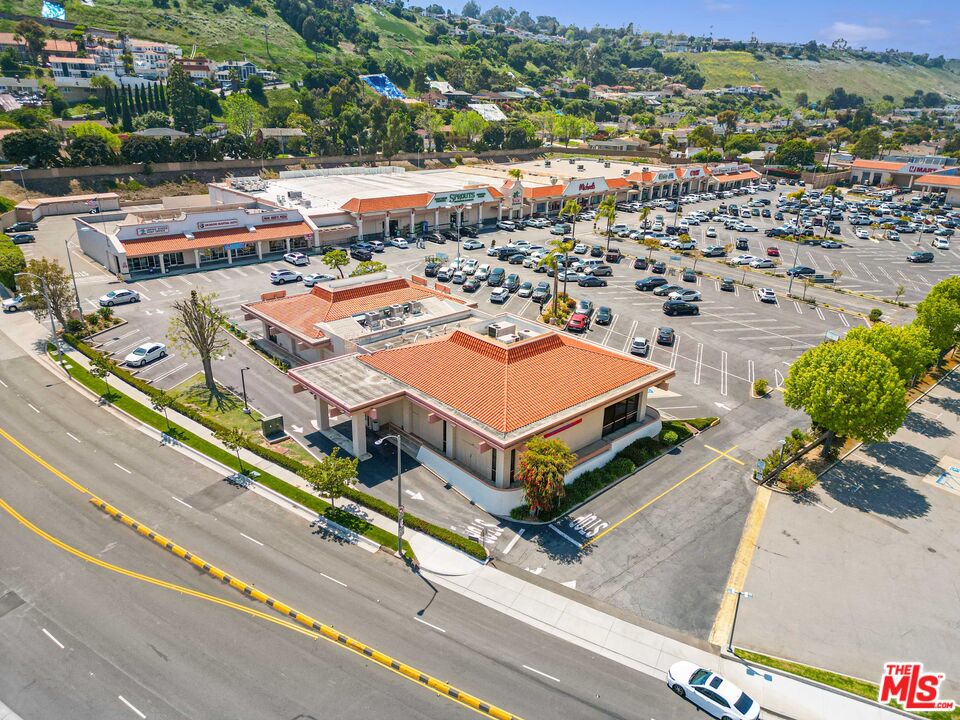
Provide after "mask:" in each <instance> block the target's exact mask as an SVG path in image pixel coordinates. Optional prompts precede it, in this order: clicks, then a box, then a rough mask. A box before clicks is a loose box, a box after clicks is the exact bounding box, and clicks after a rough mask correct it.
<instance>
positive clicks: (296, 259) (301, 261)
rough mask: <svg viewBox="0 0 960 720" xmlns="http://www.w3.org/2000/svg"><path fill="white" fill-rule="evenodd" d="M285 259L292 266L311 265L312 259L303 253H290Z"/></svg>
mask: <svg viewBox="0 0 960 720" xmlns="http://www.w3.org/2000/svg"><path fill="white" fill-rule="evenodd" d="M283 259H284V260H286V261H287V262H288V263H290V264H291V265H309V264H310V259H309V258H308V257H307V256H306V255H304V254H303V253H302V252H288V253H287V254H286V255H284V256H283Z"/></svg>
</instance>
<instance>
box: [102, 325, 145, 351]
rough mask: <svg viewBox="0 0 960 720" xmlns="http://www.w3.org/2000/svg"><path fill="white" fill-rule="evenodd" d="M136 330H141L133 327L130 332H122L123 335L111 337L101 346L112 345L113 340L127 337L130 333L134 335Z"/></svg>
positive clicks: (116, 340) (117, 340)
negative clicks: (111, 338)
mask: <svg viewBox="0 0 960 720" xmlns="http://www.w3.org/2000/svg"><path fill="white" fill-rule="evenodd" d="M138 332H141V330H140V328H135V329H133V330H131V331H130V332H127V333H124V334H123V335H118V336H117V337H115V338H113V340H107V342H105V343H103V347H106V346H107V345H112V344H113V343H115V342H120V341H121V340H123V339H124V338H128V337H130V336H131V335H136V334H137V333H138Z"/></svg>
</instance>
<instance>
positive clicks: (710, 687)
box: [667, 660, 760, 720]
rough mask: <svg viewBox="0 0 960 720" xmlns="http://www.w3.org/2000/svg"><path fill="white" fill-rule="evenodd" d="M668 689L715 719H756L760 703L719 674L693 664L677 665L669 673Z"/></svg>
mask: <svg viewBox="0 0 960 720" xmlns="http://www.w3.org/2000/svg"><path fill="white" fill-rule="evenodd" d="M667 687H669V688H670V689H671V690H673V691H674V692H675V693H676V694H677V695H679V696H680V697H682V698H686V699H687V700H689V701H690V702H691V703H693V704H694V705H696V706H697V707H698V708H699V709H701V710H704V711H706V713H707V714H708V715H712V716H713V717H715V718H726V719H727V720H757V718H759V717H760V704H759V703H758V702H757V701H756V700H754V699H753V698H752V697H750V696H749V695H747V694H746V693H745V692H743V691H742V690H741V689H740V688H738V687H737V686H736V685H734V684H733V683H732V682H731V681H730V680H727V679H726V678H724V677H721V676H720V675H717V674H716V673H713V672H710V671H709V670H705V669H704V668H702V667H698V666H696V665H694V664H693V663H691V662H687V661H686V660H681V661H679V662H675V663H674V664H673V665H671V666H670V669H669V670H668V671H667Z"/></svg>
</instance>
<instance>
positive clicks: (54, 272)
mask: <svg viewBox="0 0 960 720" xmlns="http://www.w3.org/2000/svg"><path fill="white" fill-rule="evenodd" d="M25 272H28V273H31V275H36V276H37V277H39V278H41V279H42V280H43V282H42V283H41V282H38V281H37V280H35V279H34V278H33V277H31V276H30V275H21V276H20V277H19V278H17V288H18V289H19V290H20V291H21V292H23V293H25V294H27V295H29V296H30V300H29V302H28V303H27V306H28V307H29V308H30V309H31V310H32V311H33V314H34V317H36V318H37V320H38V321H41V320H45V319H46V317H47V315H48V314H49V312H50V309H51V308H52V309H53V316H54V317H55V318H56V319H57V322H58V323H60V324H61V325H64V326H65V325H66V324H67V320H68V319H69V318H70V311H71V310H73V309H74V308H75V307H76V297H77V296H76V294H75V293H74V292H73V278H72V276H71V275H69V274H68V273H67V271H66V270H65V269H64V267H63V265H61V264H60V263H59V262H58V261H57V260H49V259H47V258H43V257H42V258H35V259H32V260H30V261H29V262H28V263H27V267H26V271H25ZM44 284H45V285H46V289H47V297H49V298H50V307H48V306H47V298H46V297H45V296H44V293H43V286H44Z"/></svg>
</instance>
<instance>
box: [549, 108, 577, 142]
mask: <svg viewBox="0 0 960 720" xmlns="http://www.w3.org/2000/svg"><path fill="white" fill-rule="evenodd" d="M579 132H580V118H578V117H576V116H575V115H555V116H554V117H553V130H552V133H553V135H554V137H556V138H557V139H558V140H560V141H562V142H563V144H564V145H566V146H569V145H570V138H573V137H576V136H577V134H578V133H579Z"/></svg>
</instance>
